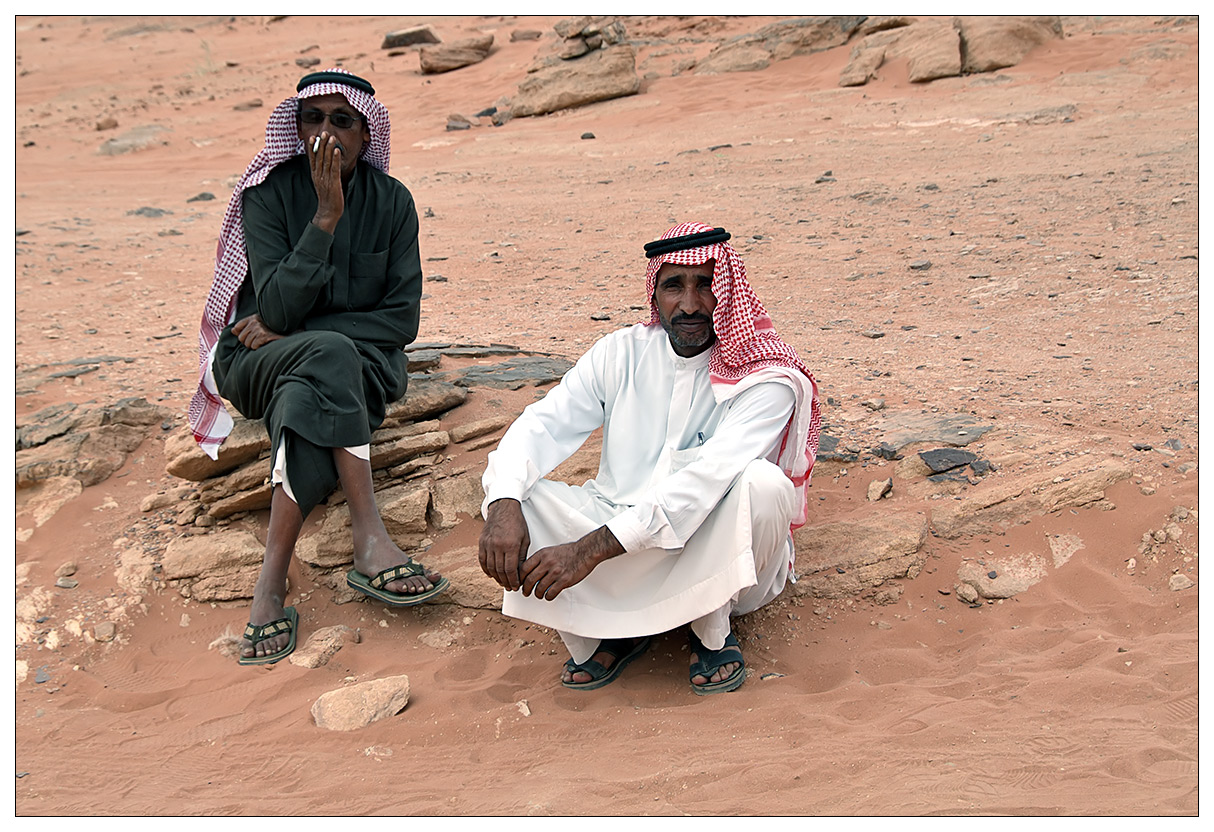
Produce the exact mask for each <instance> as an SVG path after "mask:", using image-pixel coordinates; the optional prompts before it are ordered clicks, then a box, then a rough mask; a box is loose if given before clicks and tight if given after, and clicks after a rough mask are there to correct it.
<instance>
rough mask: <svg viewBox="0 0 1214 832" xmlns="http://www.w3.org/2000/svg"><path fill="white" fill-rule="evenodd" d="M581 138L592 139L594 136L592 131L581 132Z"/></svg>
mask: <svg viewBox="0 0 1214 832" xmlns="http://www.w3.org/2000/svg"><path fill="white" fill-rule="evenodd" d="M582 138H583V139H593V138H594V134H593V133H583V134H582Z"/></svg>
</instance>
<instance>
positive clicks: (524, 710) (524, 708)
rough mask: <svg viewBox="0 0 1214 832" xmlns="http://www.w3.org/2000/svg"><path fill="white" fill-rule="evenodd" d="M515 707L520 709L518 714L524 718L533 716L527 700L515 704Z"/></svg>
mask: <svg viewBox="0 0 1214 832" xmlns="http://www.w3.org/2000/svg"><path fill="white" fill-rule="evenodd" d="M514 707H516V708H518V712H519V713H520V714H522V715H523V716H531V706H530V705H528V704H527V700H526V699H520V700H519V701H517V702H515V703H514Z"/></svg>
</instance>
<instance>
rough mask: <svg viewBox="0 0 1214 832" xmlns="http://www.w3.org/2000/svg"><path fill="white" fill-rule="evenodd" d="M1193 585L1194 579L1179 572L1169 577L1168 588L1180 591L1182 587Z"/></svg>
mask: <svg viewBox="0 0 1214 832" xmlns="http://www.w3.org/2000/svg"><path fill="white" fill-rule="evenodd" d="M1193 585H1194V583H1193V581H1192V580H1191V579H1190V578H1189V577H1188V576H1187V575H1181V574H1180V573H1179V572H1177V573H1176V574H1175V575H1173V576H1172V577H1170V578H1168V589H1170V590H1172V591H1173V592H1180V591H1181V590H1182V589H1188V588H1189V587H1191V586H1193Z"/></svg>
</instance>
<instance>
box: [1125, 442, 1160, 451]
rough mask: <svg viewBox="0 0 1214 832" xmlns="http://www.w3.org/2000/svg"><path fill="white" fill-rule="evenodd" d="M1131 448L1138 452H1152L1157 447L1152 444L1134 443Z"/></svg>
mask: <svg viewBox="0 0 1214 832" xmlns="http://www.w3.org/2000/svg"><path fill="white" fill-rule="evenodd" d="M1130 447H1131V448H1133V449H1134V450H1136V451H1150V450H1152V449H1154V447H1155V446H1154V445H1152V444H1151V443H1150V442H1132V443H1130Z"/></svg>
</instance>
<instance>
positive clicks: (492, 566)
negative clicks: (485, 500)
mask: <svg viewBox="0 0 1214 832" xmlns="http://www.w3.org/2000/svg"><path fill="white" fill-rule="evenodd" d="M530 546H531V534H530V533H529V532H528V531H527V521H526V519H525V518H524V517H523V507H522V506H521V505H520V504H519V501H518V500H512V499H502V500H494V501H493V502H492V503H490V504H489V511H488V513H487V515H486V517H485V527H484V529H482V530H481V539H480V545H479V547H478V549H479V553H480V560H481V569H482V570H484V572H485V574H486V575H488V576H489V577H490V578H492V579H493V580H495V581H497V583H498V584H499V585H500V586H501V587H503V588H504V589H512V590H513V589H518V588H519V587H520V586H522V578H521V577H520V575H519V565H520V564H522V563H523V561H525V560H526V559H527V549H528V548H530Z"/></svg>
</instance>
